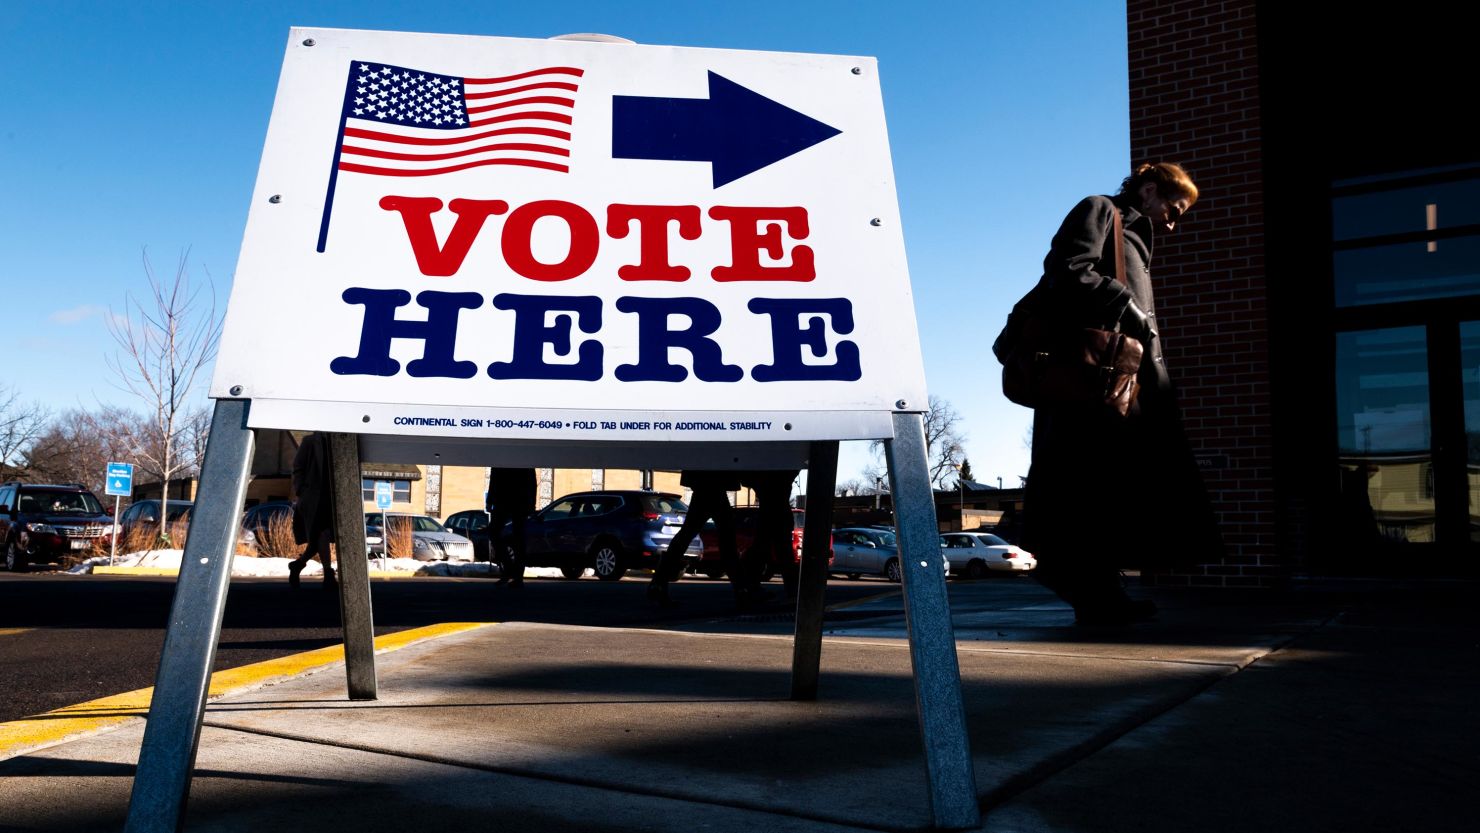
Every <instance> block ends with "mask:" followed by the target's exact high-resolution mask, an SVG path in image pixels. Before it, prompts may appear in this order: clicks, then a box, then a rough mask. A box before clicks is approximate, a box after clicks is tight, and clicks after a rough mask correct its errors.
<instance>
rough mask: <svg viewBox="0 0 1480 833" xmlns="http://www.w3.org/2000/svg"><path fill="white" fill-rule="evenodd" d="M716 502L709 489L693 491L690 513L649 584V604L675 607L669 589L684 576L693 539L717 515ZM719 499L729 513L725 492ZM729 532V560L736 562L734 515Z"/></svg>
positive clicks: (659, 559) (722, 545)
mask: <svg viewBox="0 0 1480 833" xmlns="http://www.w3.org/2000/svg"><path fill="white" fill-rule="evenodd" d="M714 498H715V495H714V494H711V493H710V492H709V491H708V490H707V489H695V490H694V494H693V498H692V500H691V501H690V502H689V512H688V514H687V515H685V516H684V519H683V526H680V527H679V528H678V532H677V533H675V534H674V536H673V540H671V541H669V542H668V546H667V547H666V548H664V550H663V553H662V554H661V555H659V556H658V566H657V567H656V568H654V570H653V580H652V581H651V582H649V583H648V590H647V596H648V601H651V602H654V603H655V604H660V605H663V606H665V607H667V606H669V605H671V604H672V602H671V601H670V600H669V598H668V585H669V583H671V582H672V581H674V580H675V579H677V578H678V575H679V573H681V572H683V559H684V553H685V552H687V551H688V548H689V544H690V543H691V542H693V540H694V536H695V535H698V534H699V531H700V530H701V529H703V528H704V522H705V521H707V520H709V519H710V517H711V516H712V514H713V513H714V512H715V511H716V507H717V504H716V503H715V500H714ZM718 498H719V501H720V502H721V503H724V505H725V508H726V509H728V508H729V506H730V501H729V500H728V499H727V498H726V497H725V494H724V492H719V493H718ZM715 523H716V525H718V523H719V521H718V519H716V521H715ZM729 529H730V536H729V540H730V553H731V554H730V556H729V557H730V558H731V559H732V560H734V551H735V523H734V516H733V515H730V516H729ZM720 552H721V553H723V552H724V543H723V535H721V543H720ZM722 557H723V556H722Z"/></svg>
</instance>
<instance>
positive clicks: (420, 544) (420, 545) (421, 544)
mask: <svg viewBox="0 0 1480 833" xmlns="http://www.w3.org/2000/svg"><path fill="white" fill-rule="evenodd" d="M411 548H412V549H413V550H416V551H417V552H421V551H422V550H425V549H427V542H426V541H423V540H421V539H420V538H412V539H411Z"/></svg>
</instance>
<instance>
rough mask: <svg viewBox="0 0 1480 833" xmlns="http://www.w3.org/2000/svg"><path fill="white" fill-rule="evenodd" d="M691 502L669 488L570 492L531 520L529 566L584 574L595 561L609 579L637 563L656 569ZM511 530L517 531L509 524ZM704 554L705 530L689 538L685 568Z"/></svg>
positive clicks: (575, 575) (598, 574) (598, 572)
mask: <svg viewBox="0 0 1480 833" xmlns="http://www.w3.org/2000/svg"><path fill="white" fill-rule="evenodd" d="M688 511H689V507H688V506H687V505H686V504H685V503H684V502H683V500H682V499H681V498H679V496H678V495H674V494H668V493H666V492H645V491H635V490H634V491H622V490H603V491H599V492H577V493H575V494H571V495H566V496H564V497H562V498H560V499H558V500H556V501H554V502H553V503H551V504H550V505H549V506H546V507H545V508H544V509H541V510H540V511H538V512H536V513H535V514H534V515H532V516H531V517H530V519H529V520H528V521H527V522H526V523H525V530H526V533H527V535H528V539H529V540H528V546H527V548H526V549H527V557H526V559H525V562H524V565H525V566H527V567H559V568H560V571H561V572H562V573H564V574H565V577H566V578H580V577H581V576H582V575H583V574H584V573H585V572H586V569H587V568H588V567H589V568H591V569H592V570H593V571H595V573H596V577H597V578H599V579H601V580H603V581H616V580H617V579H620V578H621V577H622V576H623V575H625V574H626V573H627V571H628V570H632V569H643V568H647V569H651V568H653V567H656V566H657V565H658V558H659V557H660V556H661V555H662V554H663V550H664V549H665V548H666V547H667V546H668V542H669V541H672V540H673V535H674V533H676V532H678V528H679V527H680V526H682V525H683V520H684V518H685V517H687V515H688ZM504 529H505V532H506V534H513V532H512V529H511V528H510V527H509V526H507V525H506V526H505V527H504ZM703 554H704V544H703V543H702V541H701V540H700V538H699V536H697V535H695V536H694V540H693V541H692V542H690V543H689V547H688V550H687V551H686V552H685V553H684V555H685V564H684V568H685V570H687V569H690V568H691V567H693V566H694V565H695V564H697V563H698V561H699V558H700V556H702V555H703Z"/></svg>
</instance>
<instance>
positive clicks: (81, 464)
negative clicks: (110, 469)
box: [22, 411, 128, 494]
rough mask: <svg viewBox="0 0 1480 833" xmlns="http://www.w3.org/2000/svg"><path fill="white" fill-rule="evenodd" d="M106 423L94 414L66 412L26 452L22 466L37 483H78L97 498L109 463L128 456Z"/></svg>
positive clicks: (103, 417) (101, 489)
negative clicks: (42, 481)
mask: <svg viewBox="0 0 1480 833" xmlns="http://www.w3.org/2000/svg"><path fill="white" fill-rule="evenodd" d="M107 423H108V419H107V418H106V417H105V416H104V415H102V414H97V413H89V412H86V411H68V412H66V413H64V414H62V415H61V416H60V417H58V418H57V419H55V420H52V422H51V423H50V424H49V425H48V426H47V427H46V429H45V430H44V431H42V432H41V435H40V436H38V437H37V438H36V441H35V442H34V443H32V444H31V446H30V447H29V448H28V449H27V450H26V452H25V454H24V456H23V458H22V459H23V465H24V467H25V468H26V469H27V470H28V472H29V474H30V476H31V477H32V478H34V479H37V480H49V481H52V482H61V483H81V484H83V485H85V486H87V487H88V488H89V489H91V490H92V491H93V492H94V493H96V494H102V493H103V492H104V491H106V489H104V482H103V480H104V471H105V469H106V467H107V465H108V463H109V462H111V461H113V460H117V459H120V458H121V457H124V456H127V452H128V449H127V448H125V447H123V446H122V445H120V444H119V443H118V441H117V438H116V437H117V433H118V432H116V431H113V430H111V429H108V428H107V427H106V426H107Z"/></svg>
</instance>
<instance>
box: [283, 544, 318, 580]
mask: <svg viewBox="0 0 1480 833" xmlns="http://www.w3.org/2000/svg"><path fill="white" fill-rule="evenodd" d="M318 547H319V542H318V540H317V539H315V538H313V537H310V538H309V539H308V543H307V544H305V545H304V547H303V552H302V553H301V554H299V556H298V557H297V558H295V559H293V560H292V561H290V562H288V585H289V586H291V587H297V586H298V574H299V573H302V572H303V568H304V567H306V566H307V565H308V562H310V561H312V560H313V557H314V556H315V555H317V554H318ZM321 560H322V559H321Z"/></svg>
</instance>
